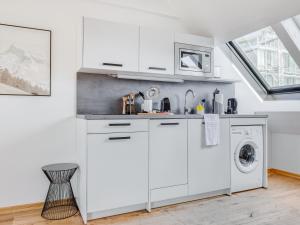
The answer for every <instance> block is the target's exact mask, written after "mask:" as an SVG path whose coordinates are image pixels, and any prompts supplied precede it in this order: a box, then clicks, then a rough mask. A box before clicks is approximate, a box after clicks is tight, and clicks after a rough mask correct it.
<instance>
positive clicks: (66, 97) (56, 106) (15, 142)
mask: <svg viewBox="0 0 300 225" xmlns="http://www.w3.org/2000/svg"><path fill="white" fill-rule="evenodd" d="M82 16H89V17H95V18H103V19H106V20H112V21H120V22H125V23H132V24H141V25H145V26H155V27H161V28H167V29H172V30H175V31H181V32H184V31H186V29H185V27H184V26H183V25H182V24H181V23H180V21H178V20H177V19H176V18H172V17H168V16H167V17H161V16H159V15H155V14H154V13H147V12H145V11H138V10H134V9H128V8H122V7H114V6H112V5H109V4H100V3H99V1H96V0H63V1H61V0H44V1H41V0H22V1H19V0H1V7H0V23H5V24H15V25H21V26H28V27H36V28H43V29H51V30H52V31H53V33H52V34H53V36H52V96H51V97H28V96H27V97H21V96H20V97H18V96H0V106H1V110H0V124H1V126H0V178H1V182H0V207H6V206H11V205H18V204H26V203H32V202H40V201H43V200H44V198H45V195H46V192H47V188H48V181H47V179H46V178H45V176H44V175H43V173H42V172H41V167H42V166H43V165H45V164H49V163H55V162H69V161H70V162H72V161H75V160H76V151H75V143H76V141H75V136H76V135H75V123H74V118H75V115H76V68H77V65H76V62H77V53H78V51H77V50H78V49H77V47H78V40H79V38H78V27H79V26H80V22H81V18H82ZM222 57H224V56H223V55H222V53H221V52H220V51H217V52H216V58H217V61H218V64H220V65H222V66H223V65H224V68H225V69H224V71H225V72H226V74H232V73H233V72H234V71H233V70H232V68H231V66H230V62H229V61H222ZM225 72H224V73H225Z"/></svg>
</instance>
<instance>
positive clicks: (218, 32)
mask: <svg viewBox="0 0 300 225" xmlns="http://www.w3.org/2000/svg"><path fill="white" fill-rule="evenodd" d="M97 1H99V2H105V3H107V4H113V5H118V6H122V7H128V8H132V9H138V10H143V11H146V12H149V13H157V14H159V15H162V16H168V17H172V18H174V19H176V18H177V19H180V20H181V21H182V22H183V23H184V24H185V26H187V28H188V29H189V30H190V31H191V32H192V33H195V34H200V35H206V36H214V37H216V38H217V39H219V40H221V41H229V40H232V39H234V38H236V37H239V36H241V35H244V34H247V33H250V32H252V31H255V30H257V29H260V28H263V27H265V26H268V25H271V24H275V23H278V22H280V21H281V20H283V19H286V18H288V17H291V16H295V15H298V14H300V1H299V0H247V1H246V0H97Z"/></svg>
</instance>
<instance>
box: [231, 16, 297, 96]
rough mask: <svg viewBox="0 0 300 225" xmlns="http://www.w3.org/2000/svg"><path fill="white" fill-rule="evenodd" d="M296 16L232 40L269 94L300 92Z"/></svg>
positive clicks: (234, 48)
mask: <svg viewBox="0 0 300 225" xmlns="http://www.w3.org/2000/svg"><path fill="white" fill-rule="evenodd" d="M296 19H297V18H296V17H295V19H294V18H291V19H288V20H285V21H282V22H281V23H280V24H277V25H275V26H269V27H266V28H263V29H261V30H258V31H256V32H253V33H250V34H247V35H245V36H243V37H240V38H237V39H235V40H234V41H232V42H230V43H229V45H230V46H231V48H232V49H233V50H234V51H235V53H237V54H236V55H237V56H238V57H239V58H240V60H242V61H243V62H244V65H245V66H247V67H248V71H250V73H251V75H252V76H254V78H255V79H256V81H258V82H260V85H261V86H262V87H263V88H264V89H265V90H266V92H267V93H268V94H279V93H287V92H289V93H291V92H295V91H297V92H299V91H300V67H299V65H300V57H299V56H300V51H299V48H300V29H299V24H298V22H299V21H298V20H296ZM298 19H299V18H298ZM297 60H298V61H297Z"/></svg>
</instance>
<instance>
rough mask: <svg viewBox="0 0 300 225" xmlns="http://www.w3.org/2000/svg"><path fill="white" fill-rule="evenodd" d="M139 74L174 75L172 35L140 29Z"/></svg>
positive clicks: (171, 33)
mask: <svg viewBox="0 0 300 225" xmlns="http://www.w3.org/2000/svg"><path fill="white" fill-rule="evenodd" d="M140 72H145V73H161V74H174V33H173V32H168V31H160V30H155V29H150V28H145V27H141V28H140Z"/></svg>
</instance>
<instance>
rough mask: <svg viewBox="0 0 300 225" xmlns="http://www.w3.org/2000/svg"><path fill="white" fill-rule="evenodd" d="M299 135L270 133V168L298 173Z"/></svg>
mask: <svg viewBox="0 0 300 225" xmlns="http://www.w3.org/2000/svg"><path fill="white" fill-rule="evenodd" d="M299 137H300V136H299V135H295V134H280V133H273V134H272V168H276V169H279V170H284V171H288V172H292V173H297V174H300V138H299Z"/></svg>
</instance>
